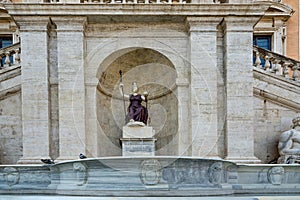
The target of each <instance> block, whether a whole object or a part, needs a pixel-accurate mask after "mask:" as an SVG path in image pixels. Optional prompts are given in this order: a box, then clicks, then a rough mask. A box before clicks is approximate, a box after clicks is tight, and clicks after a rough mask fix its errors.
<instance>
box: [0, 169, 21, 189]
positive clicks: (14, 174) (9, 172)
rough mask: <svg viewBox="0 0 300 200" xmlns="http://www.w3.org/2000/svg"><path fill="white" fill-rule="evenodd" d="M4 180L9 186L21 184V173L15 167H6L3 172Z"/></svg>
mask: <svg viewBox="0 0 300 200" xmlns="http://www.w3.org/2000/svg"><path fill="white" fill-rule="evenodd" d="M3 173H4V174H3V176H4V180H5V182H6V184H7V185H9V186H13V185H16V184H18V183H19V180H20V173H19V171H18V170H17V169H16V168H14V167H5V168H4V170H3Z"/></svg>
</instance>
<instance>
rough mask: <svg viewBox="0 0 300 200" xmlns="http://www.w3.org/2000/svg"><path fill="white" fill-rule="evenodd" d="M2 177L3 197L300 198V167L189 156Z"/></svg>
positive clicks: (11, 171) (86, 163)
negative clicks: (271, 196) (242, 196)
mask: <svg viewBox="0 0 300 200" xmlns="http://www.w3.org/2000/svg"><path fill="white" fill-rule="evenodd" d="M278 172H279V173H278ZM0 173H1V174H2V176H0V192H1V193H2V194H18V193H20V192H21V193H22V194H52V195H54V194H59V195H73V196H76V195H79V196H84V195H88V196H128V197H129V196H135V197H136V196H143V197H151V196H177V197H191V196H199V197H200V196H216V195H237V194H244V195H248V196H249V195H257V194H260V195H261V194H265V195H266V194H270V193H274V192H276V193H277V194H280V195H287V194H288V195H300V192H299V188H300V185H299V178H300V167H299V165H255V164H253V165H237V164H235V163H231V162H228V161H224V160H214V159H200V158H188V157H182V158H178V157H128V158H122V157H115V158H101V159H100V158H99V159H85V160H75V161H66V162H62V163H59V164H55V165H49V166H34V165H32V166H28V165H16V166H1V167H0Z"/></svg>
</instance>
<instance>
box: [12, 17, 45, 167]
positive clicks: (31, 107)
mask: <svg viewBox="0 0 300 200" xmlns="http://www.w3.org/2000/svg"><path fill="white" fill-rule="evenodd" d="M14 19H15V21H16V22H17V24H18V25H19V26H20V36H21V38H22V40H21V49H22V75H21V77H22V129H23V157H22V158H21V159H20V160H19V161H18V163H41V161H40V159H41V158H50V146H49V134H50V131H51V122H50V98H49V62H48V58H49V55H48V46H49V42H48V41H49V34H48V23H49V18H48V17H38V18H37V17H24V16H22V17H15V18H14Z"/></svg>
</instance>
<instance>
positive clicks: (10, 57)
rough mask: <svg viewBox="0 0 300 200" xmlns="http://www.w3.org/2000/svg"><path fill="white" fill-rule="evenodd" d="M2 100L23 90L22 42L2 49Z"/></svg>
mask: <svg viewBox="0 0 300 200" xmlns="http://www.w3.org/2000/svg"><path fill="white" fill-rule="evenodd" d="M0 58H1V60H3V61H2V62H1V66H0V100H2V99H5V98H6V97H8V96H9V95H11V94H14V93H15V92H18V91H20V90H21V76H20V75H21V63H20V43H16V44H14V45H11V46H8V47H5V48H2V49H0Z"/></svg>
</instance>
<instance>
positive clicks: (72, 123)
mask: <svg viewBox="0 0 300 200" xmlns="http://www.w3.org/2000/svg"><path fill="white" fill-rule="evenodd" d="M52 21H53V22H54V23H55V24H56V26H57V54H58V56H57V61H58V96H59V97H58V104H59V157H58V158H57V160H70V159H78V155H79V154H80V153H84V154H85V153H86V152H85V149H86V148H85V145H86V137H85V87H84V58H85V52H84V50H85V44H84V30H85V23H86V18H85V17H74V16H72V17H71V16H70V17H66V16H64V17H53V18H52Z"/></svg>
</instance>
